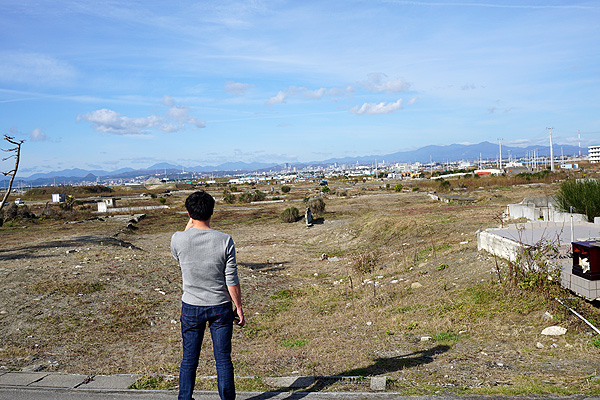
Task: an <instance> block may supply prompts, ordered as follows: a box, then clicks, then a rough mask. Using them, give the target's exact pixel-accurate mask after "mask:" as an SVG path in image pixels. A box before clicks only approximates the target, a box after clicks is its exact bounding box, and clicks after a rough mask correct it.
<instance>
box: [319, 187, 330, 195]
mask: <svg viewBox="0 0 600 400" xmlns="http://www.w3.org/2000/svg"><path fill="white" fill-rule="evenodd" d="M330 191H331V189H329V186H323V188H322V189H321V192H323V193H329V192H330Z"/></svg>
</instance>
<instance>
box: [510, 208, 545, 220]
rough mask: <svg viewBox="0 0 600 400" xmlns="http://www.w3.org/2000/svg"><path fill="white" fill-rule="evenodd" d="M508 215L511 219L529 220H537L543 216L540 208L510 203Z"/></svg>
mask: <svg viewBox="0 0 600 400" xmlns="http://www.w3.org/2000/svg"><path fill="white" fill-rule="evenodd" d="M508 215H509V216H510V219H519V218H527V219H528V220H529V221H537V220H538V219H539V218H540V216H541V214H540V210H539V209H538V208H536V207H530V206H526V205H524V204H509V205H508Z"/></svg>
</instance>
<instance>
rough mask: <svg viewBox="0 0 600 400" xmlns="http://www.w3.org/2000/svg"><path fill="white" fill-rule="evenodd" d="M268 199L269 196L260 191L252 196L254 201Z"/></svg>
mask: <svg viewBox="0 0 600 400" xmlns="http://www.w3.org/2000/svg"><path fill="white" fill-rule="evenodd" d="M266 198H267V195H266V194H264V193H263V192H261V191H260V190H255V191H254V193H253V194H252V201H263V200H264V199H266Z"/></svg>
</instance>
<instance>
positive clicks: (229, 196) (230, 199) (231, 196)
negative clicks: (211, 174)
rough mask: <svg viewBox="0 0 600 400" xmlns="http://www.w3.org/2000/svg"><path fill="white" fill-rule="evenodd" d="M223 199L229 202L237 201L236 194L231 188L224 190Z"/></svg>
mask: <svg viewBox="0 0 600 400" xmlns="http://www.w3.org/2000/svg"><path fill="white" fill-rule="evenodd" d="M223 201H224V202H225V203H227V204H233V203H235V194H233V193H231V192H230V191H229V190H224V191H223Z"/></svg>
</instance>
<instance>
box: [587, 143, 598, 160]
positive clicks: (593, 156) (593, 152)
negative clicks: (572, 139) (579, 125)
mask: <svg viewBox="0 0 600 400" xmlns="http://www.w3.org/2000/svg"><path fill="white" fill-rule="evenodd" d="M589 156H590V162H593V163H600V145H599V146H590V147H589Z"/></svg>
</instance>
